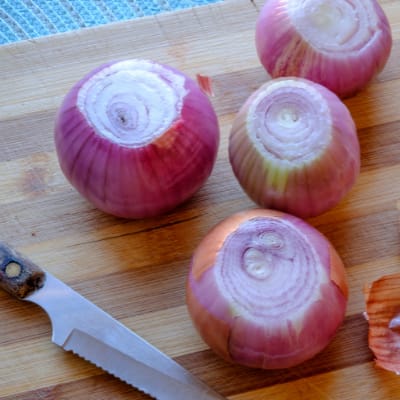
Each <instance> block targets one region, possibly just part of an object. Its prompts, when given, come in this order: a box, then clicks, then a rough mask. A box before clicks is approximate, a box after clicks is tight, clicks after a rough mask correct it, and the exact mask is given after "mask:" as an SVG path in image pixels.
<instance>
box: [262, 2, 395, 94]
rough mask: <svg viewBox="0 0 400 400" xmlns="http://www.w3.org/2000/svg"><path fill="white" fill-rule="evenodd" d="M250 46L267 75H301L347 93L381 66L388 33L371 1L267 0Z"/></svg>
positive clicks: (389, 37)
mask: <svg viewBox="0 0 400 400" xmlns="http://www.w3.org/2000/svg"><path fill="white" fill-rule="evenodd" d="M256 47H257V52H258V56H259V58H260V61H261V63H262V64H263V66H264V67H265V69H266V70H267V72H268V73H269V74H270V75H271V76H272V77H273V78H276V77H281V76H299V77H303V78H307V79H310V80H313V81H315V82H318V83H320V84H322V85H324V86H326V87H327V88H329V89H330V90H332V91H333V92H335V93H336V94H337V95H338V96H340V97H347V96H351V95H353V94H354V93H356V92H357V91H359V90H360V89H361V88H363V87H364V86H365V85H366V84H367V83H369V82H370V81H371V80H372V78H373V77H374V76H375V75H376V74H377V73H378V72H380V71H381V70H382V69H383V67H384V66H385V64H386V62H387V60H388V58H389V54H390V51H391V47H392V35H391V30H390V25H389V22H388V19H387V18H386V16H385V14H384V12H383V10H382V8H381V6H380V5H379V3H378V2H377V1H376V0H268V1H266V3H265V4H264V7H263V8H262V10H261V12H260V14H259V17H258V20H257V25H256Z"/></svg>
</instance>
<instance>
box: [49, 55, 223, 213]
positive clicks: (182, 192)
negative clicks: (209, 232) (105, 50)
mask: <svg viewBox="0 0 400 400" xmlns="http://www.w3.org/2000/svg"><path fill="white" fill-rule="evenodd" d="M112 64H114V63H113V62H110V63H107V64H104V65H101V66H99V67H98V68H96V69H94V70H93V71H92V72H90V73H89V74H87V75H86V76H85V77H84V78H83V79H81V80H80V81H79V82H78V83H77V84H76V85H74V86H73V88H72V89H71V90H70V92H69V93H68V94H67V95H66V97H65V99H64V101H63V103H62V105H61V107H60V109H59V112H58V116H57V119H56V124H55V145H56V151H57V155H58V159H59V163H60V167H61V169H62V171H63V173H64V175H65V176H66V178H67V179H68V180H69V182H70V183H71V184H72V186H74V187H75V188H76V190H77V191H78V192H79V193H80V194H81V195H82V196H83V197H85V198H86V199H87V200H88V201H89V202H91V203H92V204H93V205H94V206H96V207H97V208H99V209H100V210H102V211H104V212H106V213H108V214H112V215H114V216H117V217H122V218H132V219H139V218H147V217H155V216H159V215H162V214H165V213H167V212H169V211H171V210H173V209H175V208H176V207H177V206H179V205H180V204H182V203H183V202H184V201H186V200H188V199H189V198H190V197H191V196H192V195H194V193H195V192H196V191H197V190H199V188H200V187H201V186H202V185H203V184H204V183H205V181H206V180H207V179H208V177H209V175H210V174H211V172H212V169H213V166H214V163H215V160H216V156H217V151H218V146H219V126H218V120H217V117H216V114H215V112H214V109H213V107H212V104H211V102H210V100H209V99H208V98H207V96H206V95H205V94H204V93H203V92H202V91H201V89H200V88H199V86H198V85H197V84H196V83H195V81H194V80H192V79H190V78H189V77H187V76H186V75H184V74H183V73H182V72H180V71H178V70H177V69H175V68H173V67H170V66H166V65H162V64H159V65H162V67H163V68H165V69H166V70H168V71H171V72H173V73H175V74H179V75H182V76H184V77H185V84H184V88H185V90H186V91H187V94H186V95H185V97H184V100H183V106H182V109H181V113H180V115H178V116H177V117H176V119H175V120H174V122H173V123H172V124H171V126H170V127H169V128H168V129H167V130H166V131H165V132H164V133H163V134H162V135H161V136H159V137H157V138H155V139H154V140H152V141H151V142H150V143H148V144H146V145H144V146H137V147H127V146H123V145H120V144H118V143H115V142H112V141H110V140H108V139H107V138H105V137H104V136H102V135H99V134H98V133H97V132H96V131H95V128H93V127H92V126H91V125H89V124H88V122H87V120H86V118H85V116H84V115H83V114H82V112H81V111H80V110H79V108H78V106H77V98H78V93H79V90H80V89H81V87H82V85H83V84H84V83H85V82H86V81H87V80H88V79H90V78H91V77H92V76H93V75H95V74H96V73H97V72H99V71H102V70H103V69H104V68H107V67H108V66H110V65H112ZM159 106H160V107H162V106H163V105H162V104H159Z"/></svg>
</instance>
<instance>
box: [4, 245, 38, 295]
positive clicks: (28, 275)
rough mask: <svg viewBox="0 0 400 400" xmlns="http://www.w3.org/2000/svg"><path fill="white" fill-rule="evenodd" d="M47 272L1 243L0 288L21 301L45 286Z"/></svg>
mask: <svg viewBox="0 0 400 400" xmlns="http://www.w3.org/2000/svg"><path fill="white" fill-rule="evenodd" d="M44 281H45V272H44V271H43V270H42V269H41V268H40V267H38V266H37V265H36V264H34V263H33V262H32V261H30V260H28V259H27V258H25V257H24V256H22V255H21V254H19V253H18V252H17V251H15V250H14V249H12V248H11V247H10V246H8V244H7V243H5V242H2V241H0V287H1V288H2V289H4V290H5V291H6V292H8V293H10V294H12V295H13V296H15V297H18V298H19V299H23V298H25V297H26V296H28V295H29V294H30V293H32V292H34V291H35V290H37V289H40V288H41V287H42V286H43V285H44Z"/></svg>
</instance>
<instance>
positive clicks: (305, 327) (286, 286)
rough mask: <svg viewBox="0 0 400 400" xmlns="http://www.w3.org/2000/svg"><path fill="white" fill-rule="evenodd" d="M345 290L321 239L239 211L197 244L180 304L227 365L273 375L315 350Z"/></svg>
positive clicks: (339, 266) (281, 220)
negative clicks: (270, 371)
mask: <svg viewBox="0 0 400 400" xmlns="http://www.w3.org/2000/svg"><path fill="white" fill-rule="evenodd" d="M347 297H348V289H347V283H346V276H345V269H344V266H343V263H342V261H341V259H340V257H339V255H338V254H337V252H336V251H335V249H334V248H333V246H332V245H331V244H330V242H329V241H328V239H327V238H326V237H325V236H323V235H322V234H321V233H320V232H319V231H317V230H316V229H315V228H313V227H312V226H311V225H309V224H308V223H306V222H304V221H303V220H301V219H299V218H297V217H295V216H292V215H290V214H284V213H281V212H278V211H272V210H247V211H244V212H241V213H238V214H235V215H232V216H230V217H228V218H227V219H225V220H224V221H222V222H220V223H219V224H217V225H216V226H215V227H214V228H213V229H212V230H211V231H210V232H209V233H208V234H207V235H206V236H205V237H204V238H203V240H202V241H201V243H200V244H199V246H198V247H197V249H196V250H195V252H194V254H193V258H192V263H191V268H190V272H189V276H188V280H187V306H188V310H189V313H190V316H191V318H192V320H193V323H194V325H195V327H196V329H197V330H198V332H199V334H200V335H201V337H202V338H203V339H204V341H205V342H206V343H207V344H208V345H209V346H210V348H211V349H212V350H214V351H215V352H216V353H217V354H218V355H219V356H221V357H223V358H224V359H226V360H228V361H231V362H233V363H238V364H242V365H246V366H250V367H256V368H265V369H274V368H287V367H292V366H295V365H297V364H299V363H301V362H303V361H306V360H308V359H310V358H311V357H313V356H315V355H316V354H317V353H319V352H320V351H322V349H324V348H325V347H326V346H327V345H328V343H329V342H330V341H331V340H332V338H333V336H334V335H335V333H336V331H337V329H338V327H339V326H340V325H341V323H342V321H343V318H344V315H345V308H346V304H347Z"/></svg>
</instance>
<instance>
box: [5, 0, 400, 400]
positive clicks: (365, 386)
mask: <svg viewBox="0 0 400 400" xmlns="http://www.w3.org/2000/svg"><path fill="white" fill-rule="evenodd" d="M261 4H262V2H261V1H260V0H257V1H255V2H252V1H249V0H232V1H226V2H222V3H219V4H214V5H212V6H205V7H201V8H196V9H192V10H186V11H182V12H176V13H171V14H165V15H161V16H157V17H152V18H144V19H141V20H134V21H128V22H123V23H117V24H112V25H107V26H103V27H99V28H94V29H87V30H81V31H78V32H72V33H68V34H62V35H57V36H51V37H46V38H42V39H38V40H30V41H26V42H22V43H16V44H11V45H6V46H2V47H0V82H1V84H0V135H1V136H0V138H1V140H0V239H3V240H7V241H8V242H9V243H11V244H12V245H14V246H15V247H17V248H18V249H19V250H20V251H22V252H23V253H25V254H27V255H29V256H30V258H32V259H33V260H34V261H35V262H36V263H37V264H39V265H41V266H42V267H44V268H46V269H47V270H49V271H50V272H52V273H53V274H54V275H56V276H57V277H58V278H60V279H62V280H64V281H65V282H66V283H68V284H69V285H70V286H72V287H73V288H74V289H76V290H77V291H79V292H80V293H81V294H83V295H84V296H86V297H87V298H88V299H90V300H92V301H93V302H94V303H96V304H97V305H99V306H100V307H102V308H103V309H104V310H106V311H107V312H109V313H110V314H112V315H113V316H114V317H116V318H117V319H119V320H121V321H122V322H123V323H124V324H126V325H127V326H128V327H129V328H131V329H133V330H135V331H136V332H137V333H138V334H140V335H142V336H143V337H144V338H145V339H147V340H148V341H150V342H151V343H153V344H154V345H156V346H157V347H159V348H160V349H161V350H162V351H164V352H166V353H167V354H168V355H170V356H171V357H173V358H174V359H176V360H177V361H178V362H179V363H181V364H182V365H183V366H184V367H186V368H187V369H189V370H190V371H191V372H192V373H194V374H195V375H197V376H198V377H200V378H201V379H203V380H204V381H206V382H207V383H208V384H209V385H210V386H212V387H213V388H215V389H216V390H217V391H219V392H220V393H221V394H223V395H225V396H226V397H227V398H229V399H232V400H233V399H235V400H257V399H263V400H264V399H274V400H284V399H312V400H318V399H322V400H328V399H329V400H334V399H338V400H339V399H340V400H345V399H352V400H354V399H368V400H378V399H385V400H386V399H399V398H400V377H398V376H396V375H395V374H393V373H390V372H387V371H383V370H380V369H378V368H376V367H375V365H374V362H373V355H372V354H371V352H370V351H369V349H368V345H367V323H366V321H365V320H364V317H363V311H364V299H363V294H362V288H363V286H364V285H365V284H366V283H368V282H371V281H372V280H374V279H376V278H378V277H380V276H382V275H384V274H389V273H394V272H399V271H400V243H399V239H400V238H399V208H400V62H399V55H400V2H399V0H381V4H382V5H383V7H384V9H385V11H386V12H387V15H388V17H389V19H390V22H391V24H392V29H393V36H394V46H393V51H392V54H391V58H390V60H389V62H388V64H387V66H386V68H385V70H384V71H383V72H382V73H381V74H380V76H379V77H378V78H377V79H376V80H375V81H374V82H373V83H372V84H371V85H370V86H369V87H368V88H367V89H365V90H364V91H363V92H362V93H360V94H358V95H357V96H355V97H353V98H351V99H349V100H346V104H347V105H348V107H349V108H350V110H351V112H352V114H353V116H354V119H355V121H356V124H357V127H358V132H359V137H360V142H361V152H362V171H361V176H360V177H359V180H358V182H357V184H356V185H355V187H354V188H353V189H352V191H351V192H350V193H349V195H348V196H347V197H346V198H345V199H344V200H343V201H342V202H341V203H340V204H339V205H338V206H337V207H336V208H335V209H333V210H332V211H330V212H327V213H326V214H324V215H322V216H320V217H318V218H313V219H310V220H309V222H310V223H311V224H312V225H314V226H315V227H316V228H318V229H319V230H320V231H321V232H323V233H324V234H325V235H326V236H327V237H328V238H329V239H330V240H331V241H332V243H333V244H334V246H335V247H336V248H337V250H338V252H339V253H340V254H341V256H342V257H343V260H344V262H345V264H346V268H347V271H348V278H349V285H350V299H349V305H348V309H347V315H346V319H345V321H344V324H343V326H342V327H341V329H340V331H339V332H338V334H337V335H336V337H335V339H334V341H333V342H332V344H331V345H330V346H329V347H328V348H327V349H326V350H325V351H323V352H322V353H321V354H320V355H318V356H317V357H315V358H314V359H313V360H310V361H309V362H306V363H304V364H302V365H300V366H298V367H296V368H293V369H289V370H280V371H261V370H254V369H248V368H243V367H240V366H234V365H230V364H227V363H225V362H224V361H222V360H221V359H219V358H218V357H217V356H216V355H214V353H212V352H211V351H210V350H209V349H208V348H207V346H206V345H205V344H204V343H203V342H202V340H201V339H200V338H199V337H198V335H197V333H196V331H195V330H194V328H193V326H192V324H191V322H190V319H189V317H188V314H187V311H186V307H185V288H184V285H185V279H186V274H187V271H188V266H189V261H190V257H191V254H192V252H193V250H194V248H195V247H196V245H197V244H198V243H199V241H200V239H201V238H202V237H203V236H204V235H205V234H206V232H207V231H208V230H209V229H210V228H211V227H212V226H213V225H215V224H216V223H217V222H219V221H220V220H221V219H223V218H225V217H227V216H229V215H231V214H232V213H234V212H236V211H239V210H243V209H246V208H253V207H254V206H255V205H254V203H252V202H251V201H250V200H249V199H248V198H247V197H246V195H245V194H244V193H243V191H242V190H241V188H240V187H239V185H238V184H237V182H236V181H235V179H234V176H233V174H232V172H231V169H230V166H229V162H228V157H227V139H228V135H229V130H230V124H231V122H232V119H233V117H234V115H235V112H236V111H237V110H238V108H239V107H240V105H241V104H242V102H243V101H244V100H245V99H246V98H247V96H248V95H249V94H250V93H251V92H252V91H253V90H255V89H256V88H257V87H258V86H260V85H261V84H262V83H263V82H264V81H265V80H266V79H267V77H266V74H265V72H264V71H263V69H262V68H261V67H260V64H259V62H258V59H257V57H256V53H255V48H254V24H255V20H256V17H257V15H258V11H259V8H260V6H261ZM125 58H149V59H154V60H156V61H160V62H163V63H167V64H170V65H173V66H175V67H177V68H179V69H181V70H182V71H184V72H186V73H187V74H189V75H191V76H192V77H195V75H196V74H197V73H201V74H204V75H208V76H210V77H211V78H212V80H213V84H214V92H215V96H214V97H213V98H212V101H213V103H214V105H215V108H216V111H217V113H218V116H219V121H220V126H221V134H222V141H221V147H220V151H219V156H218V160H217V163H216V166H215V169H214V171H213V173H212V175H211V177H210V178H209V180H208V181H207V183H206V184H205V185H204V187H203V188H202V189H201V190H200V191H199V192H198V193H197V194H196V195H195V196H194V197H193V198H192V199H191V200H190V201H189V202H187V203H186V204H185V205H183V206H182V207H180V208H179V209H177V210H176V211H175V212H172V213H170V214H168V215H165V216H163V217H160V218H154V219H149V220H139V221H128V220H123V219H117V218H114V217H111V216H108V215H105V214H103V213H101V212H100V211H98V210H96V209H94V208H93V207H92V206H91V205H90V204H88V203H87V202H86V201H85V200H84V199H82V198H81V197H80V196H79V195H78V194H77V192H76V191H75V190H74V189H73V188H72V187H71V186H70V185H69V184H68V183H67V182H66V180H65V178H64V177H63V175H62V173H61V171H60V169H59V166H58V162H57V159H56V156H55V152H54V144H53V132H52V131H53V122H54V117H55V112H56V110H57V107H58V106H59V104H60V102H61V99H62V97H63V96H64V95H65V93H66V92H67V90H68V89H69V88H70V87H71V85H72V84H73V83H75V82H76V81H77V80H78V79H80V78H81V77H82V76H83V75H84V74H85V73H87V72H88V71H89V70H91V69H92V68H93V67H95V66H97V65H99V64H101V63H103V62H106V61H109V60H112V59H125ZM50 335H51V327H50V322H49V320H48V318H47V316H46V315H45V313H44V312H43V311H42V310H41V309H39V308H38V307H36V306H34V305H32V304H29V303H23V302H18V301H16V300H15V299H13V298H11V297H10V296H9V295H7V294H6V293H4V292H0V399H1V400H5V399H7V400H9V399H18V400H22V399H23V400H28V399H29V400H35V399H46V400H50V399H63V400H64V399H65V400H67V399H86V400H91V399H93V400H99V399H114V400H115V399H146V398H147V397H146V396H144V395H143V394H141V393H139V392H138V391H136V390H135V389H133V388H131V387H130V386H128V385H126V384H124V383H121V382H120V381H118V380H117V379H115V378H113V377H111V376H109V375H107V374H105V373H103V372H102V371H101V370H100V369H97V368H96V367H94V366H92V365H91V364H89V363H87V362H85V361H83V360H81V359H80V358H78V357H76V356H74V355H72V354H70V353H67V352H64V351H63V350H61V349H60V348H58V347H57V346H55V345H53V344H52V343H51V341H50ZM188 400H191V399H188ZM193 400H195V399H193Z"/></svg>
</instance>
